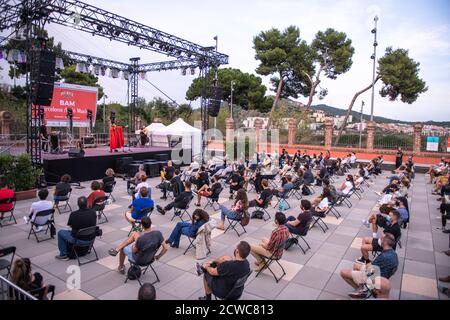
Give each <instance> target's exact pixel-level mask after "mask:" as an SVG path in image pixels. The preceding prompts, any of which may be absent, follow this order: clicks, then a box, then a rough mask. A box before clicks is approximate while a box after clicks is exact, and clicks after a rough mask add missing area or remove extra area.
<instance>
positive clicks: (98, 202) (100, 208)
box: [92, 196, 108, 224]
mask: <svg viewBox="0 0 450 320" xmlns="http://www.w3.org/2000/svg"><path fill="white" fill-rule="evenodd" d="M107 204H108V196H105V197H99V198H97V199H95V200H94V204H93V206H92V209H94V210H95V211H96V212H97V220H98V221H97V224H102V223H105V222H108V217H106V214H105V212H104V210H105V208H106V205H107ZM102 217H104V219H102Z"/></svg>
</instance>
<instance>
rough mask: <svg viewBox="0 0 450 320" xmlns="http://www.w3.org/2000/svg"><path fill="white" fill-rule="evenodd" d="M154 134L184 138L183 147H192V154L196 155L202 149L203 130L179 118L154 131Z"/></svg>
mask: <svg viewBox="0 0 450 320" xmlns="http://www.w3.org/2000/svg"><path fill="white" fill-rule="evenodd" d="M152 136H153V137H154V136H166V137H169V136H178V137H181V138H182V146H181V147H182V148H183V149H191V150H192V155H193V156H196V155H198V154H200V153H201V150H202V131H201V130H200V129H197V128H195V127H193V126H191V125H189V124H187V123H186V122H185V121H184V120H183V119H181V118H179V119H178V120H177V121H175V122H174V123H172V124H170V125H168V126H167V127H165V128H160V129H156V130H154V131H152Z"/></svg>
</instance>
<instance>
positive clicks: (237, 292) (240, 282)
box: [213, 271, 252, 300]
mask: <svg viewBox="0 0 450 320" xmlns="http://www.w3.org/2000/svg"><path fill="white" fill-rule="evenodd" d="M251 274H252V271H250V272H249V273H248V274H246V275H245V276H243V277H241V278H239V279H237V280H236V282H235V283H234V285H233V288H231V290H230V292H228V294H227V295H226V296H225V297H224V298H219V297H217V296H216V295H215V294H214V292H213V294H214V298H215V299H216V300H239V298H240V297H241V296H242V293H243V292H244V286H245V283H246V282H247V279H248V277H250V275H251Z"/></svg>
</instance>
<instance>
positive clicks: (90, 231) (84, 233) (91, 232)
mask: <svg viewBox="0 0 450 320" xmlns="http://www.w3.org/2000/svg"><path fill="white" fill-rule="evenodd" d="M97 229H99V227H98V226H92V227H88V228H84V229H80V230H78V232H77V234H76V235H75V237H74V242H73V243H72V254H73V255H74V256H75V257H76V258H77V261H78V265H79V266H82V265H85V264H88V263H90V262H94V261H97V260H98V255H97V251H95V247H94V242H95V238H96V237H97ZM80 237H93V239H92V240H90V241H89V242H88V243H87V244H85V243H84V241H83V240H82V239H80ZM77 248H87V253H86V255H87V254H91V252H92V251H93V252H94V254H95V258H93V259H85V260H86V261H84V262H81V260H80V256H79V255H78V252H77Z"/></svg>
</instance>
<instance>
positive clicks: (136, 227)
mask: <svg viewBox="0 0 450 320" xmlns="http://www.w3.org/2000/svg"><path fill="white" fill-rule="evenodd" d="M152 212H153V208H144V209H141V211H139V215H141V216H142V217H144V216H146V217H150V216H151V214H152ZM141 231H142V225H141V220H134V222H132V223H131V228H130V231H129V232H128V236H130V234H131V233H132V232H141Z"/></svg>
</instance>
